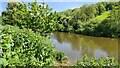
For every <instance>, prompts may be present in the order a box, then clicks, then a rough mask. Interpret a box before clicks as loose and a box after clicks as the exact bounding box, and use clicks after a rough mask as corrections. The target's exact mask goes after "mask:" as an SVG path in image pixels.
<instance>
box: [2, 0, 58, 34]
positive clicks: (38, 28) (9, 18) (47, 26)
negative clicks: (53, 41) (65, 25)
mask: <svg viewBox="0 0 120 68" xmlns="http://www.w3.org/2000/svg"><path fill="white" fill-rule="evenodd" d="M2 19H3V24H4V25H5V24H9V25H16V26H18V27H19V28H27V29H32V30H33V31H34V32H36V33H39V34H41V35H46V34H48V33H51V32H52V31H54V30H55V27H56V23H57V22H58V20H57V14H56V12H52V9H51V8H49V6H48V5H46V4H45V3H41V4H38V3H37V2H32V3H27V4H26V3H24V2H23V3H20V2H15V3H14V2H12V3H8V6H7V10H6V11H5V12H2Z"/></svg>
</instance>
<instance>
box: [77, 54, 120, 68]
mask: <svg viewBox="0 0 120 68" xmlns="http://www.w3.org/2000/svg"><path fill="white" fill-rule="evenodd" d="M75 66H78V67H86V68H87V67H90V68H93V67H99V68H106V67H111V68H112V67H114V68H118V63H117V61H116V60H114V58H113V57H107V59H105V58H104V57H103V56H102V57H101V58H100V59H99V60H97V59H96V58H95V57H94V58H92V59H91V60H88V57H87V56H86V55H85V56H84V57H83V59H82V60H81V61H80V60H78V61H77V64H76V65H75Z"/></svg>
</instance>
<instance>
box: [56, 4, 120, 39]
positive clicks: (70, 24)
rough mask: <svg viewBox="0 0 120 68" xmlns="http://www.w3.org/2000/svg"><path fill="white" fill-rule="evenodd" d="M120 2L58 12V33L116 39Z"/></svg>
mask: <svg viewBox="0 0 120 68" xmlns="http://www.w3.org/2000/svg"><path fill="white" fill-rule="evenodd" d="M119 12H120V2H112V3H111V2H110V3H109V2H101V3H97V4H92V5H84V6H82V7H80V8H76V9H71V10H70V9H69V10H66V11H63V12H59V13H58V14H59V15H60V17H59V24H58V26H57V27H58V29H57V30H58V31H64V32H75V33H79V34H84V35H90V36H102V37H118V32H119V31H118V27H119V24H118V23H119V20H120V16H119Z"/></svg>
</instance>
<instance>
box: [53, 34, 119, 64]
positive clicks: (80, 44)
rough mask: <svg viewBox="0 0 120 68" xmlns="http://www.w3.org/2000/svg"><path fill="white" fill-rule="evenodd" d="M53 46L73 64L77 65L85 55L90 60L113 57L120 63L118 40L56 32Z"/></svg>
mask: <svg viewBox="0 0 120 68" xmlns="http://www.w3.org/2000/svg"><path fill="white" fill-rule="evenodd" d="M51 41H52V44H54V45H55V48H56V49H57V50H59V51H62V52H64V53H65V54H66V55H67V56H68V58H69V60H70V62H71V63H73V64H74V63H76V62H77V60H78V59H82V58H83V56H84V55H85V54H87V56H88V58H89V59H91V58H92V57H96V58H97V59H99V58H100V57H101V56H104V57H105V58H107V56H113V57H114V58H115V59H116V60H118V61H120V56H119V55H118V53H119V49H120V48H119V45H118V42H120V41H118V39H115V38H114V39H113V38H103V37H91V36H83V35H79V34H74V33H64V32H54V33H53V34H52V37H51Z"/></svg>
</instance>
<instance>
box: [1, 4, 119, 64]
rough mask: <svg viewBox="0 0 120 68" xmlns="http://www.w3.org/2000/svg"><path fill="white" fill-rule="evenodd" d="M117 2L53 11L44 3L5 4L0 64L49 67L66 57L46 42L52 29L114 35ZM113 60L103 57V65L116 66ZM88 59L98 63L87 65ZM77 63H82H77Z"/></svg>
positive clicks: (116, 19)
mask: <svg viewBox="0 0 120 68" xmlns="http://www.w3.org/2000/svg"><path fill="white" fill-rule="evenodd" d="M119 4H120V3H119V2H116V3H106V2H105V3H97V4H92V5H84V6H82V7H80V8H77V9H73V10H67V11H63V12H58V13H56V12H52V11H51V8H49V7H48V5H46V4H45V3H41V4H37V2H32V3H27V4H26V3H20V2H18V3H8V6H7V8H6V9H7V10H6V11H5V12H2V25H0V43H1V44H0V50H2V51H3V53H0V65H3V66H6V65H8V66H52V65H54V64H55V62H56V61H63V60H67V57H66V56H65V54H64V53H62V52H59V51H56V50H55V49H54V47H53V45H52V44H51V42H50V41H49V36H50V35H49V33H51V32H53V31H55V30H56V31H65V32H75V33H80V34H84V35H91V36H104V37H117V36H118V34H117V32H118V29H117V28H118V27H119V25H118V21H119V19H120V17H119V16H118V15H119V14H118V12H120V9H119ZM83 60H84V59H83ZM85 60H86V59H85ZM102 61H104V59H102V60H101V62H102ZM109 61H110V62H109ZM112 61H113V62H111V58H109V60H105V62H106V63H105V64H103V66H104V65H107V62H108V64H112V65H116V62H114V60H113V59H112ZM91 62H95V64H96V63H97V64H98V62H99V61H98V62H96V59H93V60H91V61H90V62H87V64H88V65H89V64H90V63H91ZM85 63H86V61H85ZM77 65H78V66H81V64H79V62H78V64H77ZM92 65H94V63H92ZM98 66H99V64H98Z"/></svg>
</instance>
